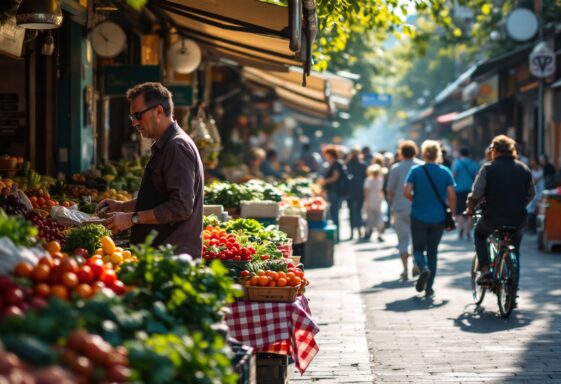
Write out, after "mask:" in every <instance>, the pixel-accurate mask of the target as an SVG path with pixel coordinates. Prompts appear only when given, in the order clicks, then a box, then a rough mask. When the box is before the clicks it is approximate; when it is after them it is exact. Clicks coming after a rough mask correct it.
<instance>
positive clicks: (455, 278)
mask: <svg viewBox="0 0 561 384" xmlns="http://www.w3.org/2000/svg"><path fill="white" fill-rule="evenodd" d="M342 233H343V236H345V234H346V233H348V231H345V228H343V230H342ZM385 237H386V241H385V242H384V243H379V242H376V241H371V242H367V243H364V242H356V241H353V242H351V241H344V242H342V243H340V244H339V245H337V248H336V256H335V260H336V262H335V266H333V267H331V268H322V269H307V270H306V275H307V277H308V278H309V279H310V281H311V285H310V287H309V288H308V291H307V296H308V298H309V299H310V307H311V309H312V313H313V316H314V318H315V319H316V321H317V322H318V323H319V325H320V333H319V334H318V335H317V341H318V343H319V347H320V352H319V354H318V355H317V356H316V358H315V359H314V361H312V363H311V365H310V367H309V368H308V371H307V372H306V374H305V375H303V376H300V375H299V374H298V373H296V372H295V370H294V367H293V366H290V367H289V379H290V381H291V382H298V383H316V382H319V383H401V384H403V383H421V384H422V383H516V384H521V383H546V384H552V383H559V384H561V253H559V252H557V253H554V254H545V253H541V252H538V251H537V247H536V246H535V237H533V236H526V237H525V241H524V243H523V252H522V261H521V264H522V272H521V283H520V285H521V292H520V299H519V305H518V309H515V311H514V312H513V314H512V316H511V318H510V319H508V320H504V319H502V318H500V316H499V314H498V306H497V299H496V296H494V295H492V294H489V293H488V296H487V297H486V298H485V301H484V302H483V305H482V306H481V307H479V308H477V307H475V305H473V304H472V301H471V290H470V282H469V267H470V262H471V257H472V255H473V251H472V250H473V248H472V247H473V246H472V244H470V243H468V242H466V241H458V240H456V234H447V235H446V236H445V238H444V240H443V242H442V243H441V247H440V252H439V265H438V274H437V277H436V281H435V290H436V295H435V297H434V298H433V299H426V298H425V297H424V296H423V295H422V294H419V293H417V292H416V291H415V289H414V281H413V280H410V281H405V282H403V281H400V280H399V279H398V278H399V274H400V272H401V266H400V264H401V263H400V261H399V258H398V256H397V253H396V250H395V248H394V246H393V244H395V243H396V238H395V234H393V232H392V231H388V233H387V234H386V236H385Z"/></svg>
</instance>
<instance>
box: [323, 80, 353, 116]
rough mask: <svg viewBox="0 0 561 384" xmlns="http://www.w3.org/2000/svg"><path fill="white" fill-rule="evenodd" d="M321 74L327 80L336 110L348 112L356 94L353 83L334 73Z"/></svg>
mask: <svg viewBox="0 0 561 384" xmlns="http://www.w3.org/2000/svg"><path fill="white" fill-rule="evenodd" d="M322 74H323V75H324V76H325V77H326V78H327V79H328V80H329V84H330V85H331V99H332V100H333V103H335V106H336V107H337V109H342V110H345V111H348V110H349V108H350V107H351V101H352V99H353V96H354V95H355V93H356V91H355V84H354V81H353V80H351V79H347V78H345V77H343V76H339V75H336V74H334V73H329V72H324V73H322Z"/></svg>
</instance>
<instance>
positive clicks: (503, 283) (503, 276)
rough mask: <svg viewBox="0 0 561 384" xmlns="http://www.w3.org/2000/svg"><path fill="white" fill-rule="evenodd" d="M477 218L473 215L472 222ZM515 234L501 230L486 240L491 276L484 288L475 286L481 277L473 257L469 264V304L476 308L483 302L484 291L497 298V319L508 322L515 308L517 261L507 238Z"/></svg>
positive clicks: (512, 231) (483, 285)
mask: <svg viewBox="0 0 561 384" xmlns="http://www.w3.org/2000/svg"><path fill="white" fill-rule="evenodd" d="M479 218H481V214H475V215H474V219H475V222H477V220H478V219H479ZM516 231H518V228H517V227H513V226H502V227H500V228H498V229H495V230H494V231H493V233H492V234H490V235H489V237H488V238H487V249H488V250H489V269H490V270H491V271H492V272H493V280H492V282H491V283H488V284H478V283H477V279H478V278H479V276H481V271H480V270H479V262H478V259H477V254H476V255H475V256H474V257H473V260H472V262H471V291H472V296H473V301H474V302H475V304H476V305H477V306H479V305H480V304H481V303H482V302H483V299H484V298H485V293H486V292H487V291H491V292H493V293H494V294H495V295H497V302H498V305H499V311H500V313H501V317H503V318H508V317H509V316H510V314H511V313H512V310H513V309H514V308H515V307H516V295H517V290H518V286H517V285H518V284H517V282H518V272H519V270H518V258H517V257H516V252H517V249H516V247H515V246H514V245H513V242H512V238H511V235H512V234H513V233H515V232H516Z"/></svg>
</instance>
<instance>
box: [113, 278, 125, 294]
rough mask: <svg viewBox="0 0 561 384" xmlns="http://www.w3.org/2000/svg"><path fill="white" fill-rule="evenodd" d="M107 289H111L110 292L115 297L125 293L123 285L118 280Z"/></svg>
mask: <svg viewBox="0 0 561 384" xmlns="http://www.w3.org/2000/svg"><path fill="white" fill-rule="evenodd" d="M109 288H111V290H113V292H115V293H116V294H117V295H122V294H123V293H125V284H124V283H123V282H122V281H120V280H116V281H115V282H114V283H113V284H111V286H110V287H109Z"/></svg>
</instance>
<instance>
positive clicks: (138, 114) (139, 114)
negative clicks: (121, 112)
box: [129, 104, 160, 123]
mask: <svg viewBox="0 0 561 384" xmlns="http://www.w3.org/2000/svg"><path fill="white" fill-rule="evenodd" d="M158 105H160V104H156V105H152V106H151V107H148V108H146V109H145V110H144V111H140V112H135V113H131V114H129V119H130V120H131V123H132V122H134V121H135V120H140V119H142V115H143V114H144V113H146V112H148V111H149V110H151V109H152V108H156V107H157V106H158Z"/></svg>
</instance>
